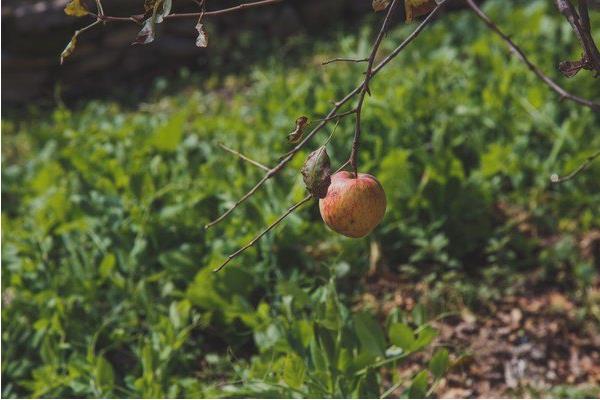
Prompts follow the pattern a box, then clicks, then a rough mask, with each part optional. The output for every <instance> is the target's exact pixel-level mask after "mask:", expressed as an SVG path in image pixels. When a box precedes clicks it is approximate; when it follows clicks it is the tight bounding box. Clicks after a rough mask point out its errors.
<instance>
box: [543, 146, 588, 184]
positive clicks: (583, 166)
mask: <svg viewBox="0 0 600 400" xmlns="http://www.w3.org/2000/svg"><path fill="white" fill-rule="evenodd" d="M599 156H600V150H599V151H597V152H596V153H594V154H592V155H591V156H589V157H588V158H586V160H585V161H584V162H583V163H582V164H581V165H580V166H579V167H577V168H576V169H575V170H574V171H573V172H571V173H570V174H569V175H566V176H563V177H562V178H560V177H559V176H558V175H557V174H552V176H551V177H550V181H551V182H552V183H562V182H566V181H568V180H570V179H573V178H574V177H575V176H577V174H579V173H580V172H583V171H585V170H586V169H588V168H589V166H590V165H591V164H592V163H593V162H594V160H595V159H596V158H598V157H599Z"/></svg>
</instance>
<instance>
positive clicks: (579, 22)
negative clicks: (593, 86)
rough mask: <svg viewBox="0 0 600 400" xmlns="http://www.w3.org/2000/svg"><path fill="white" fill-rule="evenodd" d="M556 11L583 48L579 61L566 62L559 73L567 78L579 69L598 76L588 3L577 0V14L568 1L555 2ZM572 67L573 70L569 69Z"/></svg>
mask: <svg viewBox="0 0 600 400" xmlns="http://www.w3.org/2000/svg"><path fill="white" fill-rule="evenodd" d="M555 3H556V7H557V8H558V11H560V13H561V14H562V15H564V17H565V18H566V19H567V21H569V24H570V25H571V28H572V29H573V32H575V35H576V36H577V39H579V42H580V43H581V47H582V48H583V52H584V53H583V57H582V58H581V60H580V61H566V62H563V63H561V68H560V69H561V71H562V72H563V73H564V74H565V75H566V76H568V77H570V76H573V75H575V74H576V73H577V72H578V71H579V70H580V69H582V68H584V69H589V70H594V71H596V75H598V74H600V51H598V47H596V43H595V42H594V38H593V37H592V32H591V26H590V18H589V14H588V1H587V0H579V7H578V9H579V13H578V12H577V11H576V10H575V7H574V6H573V4H572V3H571V1H570V0H555ZM571 66H573V67H574V69H573V70H569V67H571Z"/></svg>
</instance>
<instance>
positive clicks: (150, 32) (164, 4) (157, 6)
mask: <svg viewBox="0 0 600 400" xmlns="http://www.w3.org/2000/svg"><path fill="white" fill-rule="evenodd" d="M150 3H152V4H153V8H152V16H151V17H149V18H148V19H146V21H145V22H144V25H143V26H142V29H141V30H140V31H139V33H138V35H137V37H136V38H135V40H134V41H133V43H132V44H148V43H152V42H153V41H154V37H155V33H156V24H160V23H161V22H163V20H164V19H165V17H166V16H167V15H169V14H170V13H171V6H172V4H173V3H172V0H156V1H154V2H147V3H145V4H144V7H145V6H147V5H150ZM159 10H160V11H159Z"/></svg>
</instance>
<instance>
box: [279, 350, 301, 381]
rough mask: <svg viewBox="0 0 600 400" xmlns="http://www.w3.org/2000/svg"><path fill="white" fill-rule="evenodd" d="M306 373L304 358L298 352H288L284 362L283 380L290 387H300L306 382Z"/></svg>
mask: <svg viewBox="0 0 600 400" xmlns="http://www.w3.org/2000/svg"><path fill="white" fill-rule="evenodd" d="M305 373H306V366H305V365H304V360H302V359H301V358H300V357H299V356H298V355H296V354H293V353H292V354H288V355H287V357H286V358H285V360H284V362H283V380H284V382H285V383H287V384H288V385H289V386H290V387H292V388H294V389H298V388H300V387H301V386H302V384H303V383H304V375H305Z"/></svg>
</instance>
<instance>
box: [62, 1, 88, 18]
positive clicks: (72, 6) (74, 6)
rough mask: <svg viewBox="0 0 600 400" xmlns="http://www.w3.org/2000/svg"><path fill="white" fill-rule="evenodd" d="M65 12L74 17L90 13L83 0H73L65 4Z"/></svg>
mask: <svg viewBox="0 0 600 400" xmlns="http://www.w3.org/2000/svg"><path fill="white" fill-rule="evenodd" d="M65 14H67V15H70V16H72V17H83V16H86V15H88V10H87V9H86V8H85V6H84V5H83V4H82V3H81V0H71V1H70V2H69V4H67V5H66V6H65Z"/></svg>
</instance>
